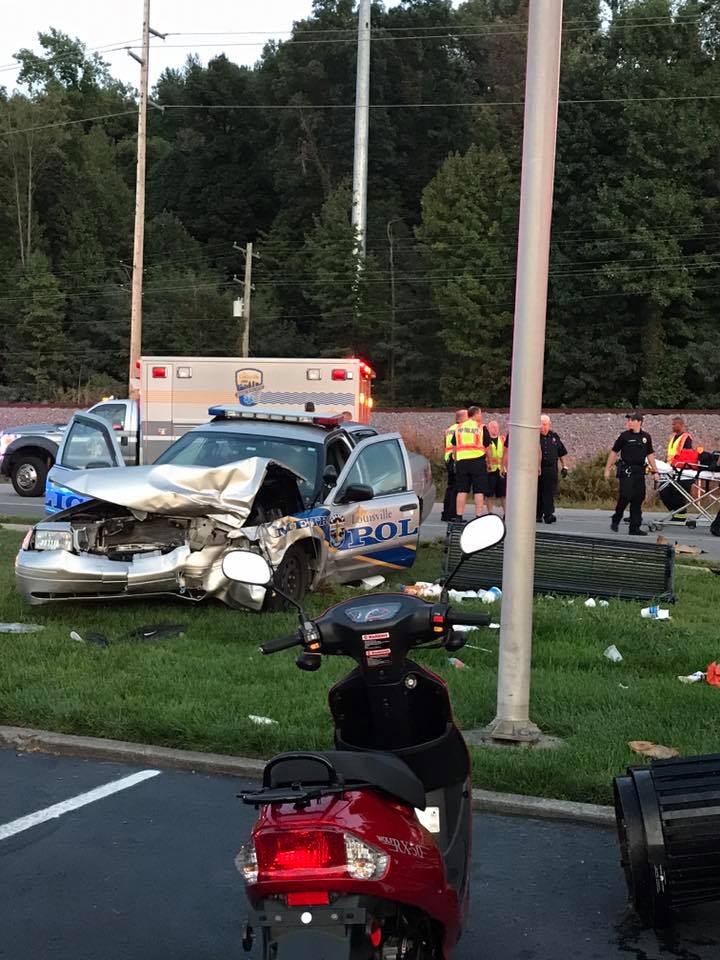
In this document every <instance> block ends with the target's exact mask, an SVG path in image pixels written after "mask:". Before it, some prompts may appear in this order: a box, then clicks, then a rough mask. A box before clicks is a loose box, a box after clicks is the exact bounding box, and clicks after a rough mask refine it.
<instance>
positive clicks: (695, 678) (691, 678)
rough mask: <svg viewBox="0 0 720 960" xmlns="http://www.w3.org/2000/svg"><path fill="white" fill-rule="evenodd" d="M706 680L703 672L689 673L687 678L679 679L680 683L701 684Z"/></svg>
mask: <svg viewBox="0 0 720 960" xmlns="http://www.w3.org/2000/svg"><path fill="white" fill-rule="evenodd" d="M704 679H705V674H704V673H703V671H702V670H696V671H695V673H689V674H688V675H687V676H686V677H678V680H679V681H680V683H700V681H701V680H704Z"/></svg>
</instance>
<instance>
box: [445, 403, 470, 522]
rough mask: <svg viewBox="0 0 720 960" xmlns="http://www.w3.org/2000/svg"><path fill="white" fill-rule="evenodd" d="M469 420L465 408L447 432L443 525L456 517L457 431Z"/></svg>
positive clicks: (457, 413) (456, 416) (459, 412)
mask: <svg viewBox="0 0 720 960" xmlns="http://www.w3.org/2000/svg"><path fill="white" fill-rule="evenodd" d="M467 418H468V412H467V410H466V409H465V408H463V409H462V410H456V411H455V423H452V424H450V426H449V427H448V428H447V430H446V431H445V469H446V470H447V486H446V488H445V500H444V501H443V509H442V514H441V516H440V519H441V520H442V521H443V523H448V522H449V521H450V520H452V519H453V518H454V517H455V504H456V502H457V489H456V486H455V482H456V481H455V474H456V470H457V462H456V460H455V443H456V440H455V431H456V430H457V427H458V424H459V423H463V422H464V421H465V420H467Z"/></svg>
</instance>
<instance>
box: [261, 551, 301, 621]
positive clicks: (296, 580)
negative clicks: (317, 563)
mask: <svg viewBox="0 0 720 960" xmlns="http://www.w3.org/2000/svg"><path fill="white" fill-rule="evenodd" d="M274 579H275V582H276V583H277V585H278V587H279V588H280V589H281V590H282V592H283V593H285V594H287V595H288V596H289V597H292V598H293V600H295V601H296V602H297V603H302V601H303V599H304V598H305V594H306V593H307V588H308V584H309V582H310V570H309V567H308V558H307V554H306V553H305V551H304V550H303V548H302V547H300V546H298V544H293V545H292V546H291V547H289V549H288V550H287V552H286V554H285V556H284V557H283V558H282V562H281V563H280V566H279V567H278V568H277V571H276V573H275V578H274ZM265 609H266V610H289V609H292V607H291V604H289V603H288V602H287V600H285V599H283V597H281V596H280V595H279V594H277V593H274V592H272V593H271V591H270V590H268V593H267V597H266V599H265Z"/></svg>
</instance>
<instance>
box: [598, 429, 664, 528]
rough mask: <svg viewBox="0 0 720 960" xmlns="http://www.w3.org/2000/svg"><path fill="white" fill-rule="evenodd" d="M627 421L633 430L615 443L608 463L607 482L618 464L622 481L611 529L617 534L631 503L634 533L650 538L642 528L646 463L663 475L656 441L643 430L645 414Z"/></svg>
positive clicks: (656, 474) (624, 432) (618, 476)
mask: <svg viewBox="0 0 720 960" xmlns="http://www.w3.org/2000/svg"><path fill="white" fill-rule="evenodd" d="M627 421H628V422H629V424H630V429H629V430H623V432H622V433H621V434H620V436H619V437H618V438H617V440H616V441H615V443H614V444H613V447H612V450H611V451H610V453H609V454H608V458H607V463H606V464H605V479H606V480H609V479H610V471H611V470H612V468H613V466H615V464H616V463H617V467H616V475H617V478H618V481H619V490H618V501H617V505H616V507H615V513H614V514H613V515H612V518H611V520H610V527H611V529H612V530H614V531H615V532H616V533H617V531H618V527H619V524H620V521H621V520H622V515H623V512H624V510H625V507H626V506H627V505H628V504H630V531H629V532H630V533H631V534H632V535H633V536H636V537H646V536H647V533H646V532H645V531H644V530H641V529H640V524H641V523H642V503H643V500H644V499H645V461H646V460H647V462H648V463H649V464H650V468H651V469H652V471H653V474H654V476H655V479H656V480H657V479H659V477H660V475H659V474H658V471H657V464H656V463H655V454H654V453H653V445H652V438H651V437H650V434H649V433H647V432H646V431H645V430H643V429H642V424H643V415H642V414H641V413H637V412H634V413H629V414H628V415H627Z"/></svg>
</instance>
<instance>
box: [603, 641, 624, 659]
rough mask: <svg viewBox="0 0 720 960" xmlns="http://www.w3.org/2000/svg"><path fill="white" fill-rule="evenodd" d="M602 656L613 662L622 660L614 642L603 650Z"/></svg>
mask: <svg viewBox="0 0 720 960" xmlns="http://www.w3.org/2000/svg"><path fill="white" fill-rule="evenodd" d="M603 656H604V657H607V658H608V660H612V662H613V663H620V661H621V660H622V654H621V653H620V651H619V650H618V648H617V647H616V646H615V644H614V643H611V644H610V646H609V647H607V648H606V649H605V650H603Z"/></svg>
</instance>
